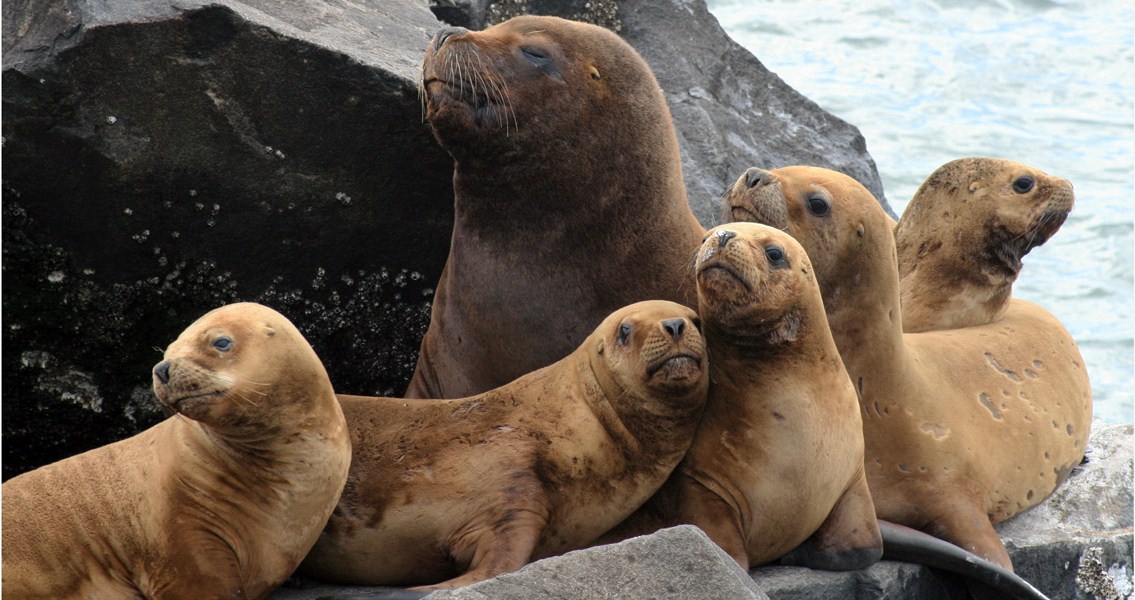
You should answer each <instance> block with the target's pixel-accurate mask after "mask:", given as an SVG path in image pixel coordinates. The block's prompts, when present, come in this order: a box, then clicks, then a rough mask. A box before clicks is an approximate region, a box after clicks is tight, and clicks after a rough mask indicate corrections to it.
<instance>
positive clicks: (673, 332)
mask: <svg viewBox="0 0 1135 600" xmlns="http://www.w3.org/2000/svg"><path fill="white" fill-rule="evenodd" d="M662 328H663V329H665V330H666V333H669V334H670V337H672V338H674V341H678V340H680V339H682V333H684V332H685V331H686V320H685V319H667V320H665V321H663V322H662Z"/></svg>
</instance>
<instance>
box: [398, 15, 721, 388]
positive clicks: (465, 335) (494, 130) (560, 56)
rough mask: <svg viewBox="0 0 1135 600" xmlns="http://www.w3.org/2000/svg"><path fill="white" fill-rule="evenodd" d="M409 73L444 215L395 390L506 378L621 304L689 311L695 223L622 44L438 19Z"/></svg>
mask: <svg viewBox="0 0 1135 600" xmlns="http://www.w3.org/2000/svg"><path fill="white" fill-rule="evenodd" d="M422 82H423V83H422V87H423V93H424V95H425V100H426V116H427V117H428V119H429V121H430V123H431V124H432V126H433V129H434V133H435V136H436V137H437V140H438V141H439V142H440V144H441V145H442V147H443V148H445V150H446V151H448V152H449V153H450V154H451V155H452V156H453V158H454V161H455V164H454V174H453V187H454V193H455V199H454V208H455V222H454V229H453V237H452V240H451V246H450V251H449V257H448V259H447V262H446V265H445V269H444V271H443V272H442V275H441V280H440V282H439V283H438V287H437V292H436V294H435V296H434V304H433V314H432V318H431V321H430V326H429V329H428V331H427V332H426V335H425V338H424V339H423V340H422V346H421V354H420V356H419V358H418V365H417V368H416V370H415V373H414V377H413V379H412V380H411V382H410V386H409V389H408V390H407V392H406V395H407V396H408V397H419V398H460V397H464V396H469V395H472V394H476V393H480V392H483V391H485V390H489V389H492V388H494V387H497V386H500V385H503V384H505V383H507V382H509V381H512V380H513V379H515V378H517V377H519V376H520V375H522V374H524V373H528V372H529V371H532V370H534V369H536V368H539V367H543V366H545V365H547V364H550V363H552V362H553V361H555V360H558V359H559V358H562V357H563V356H565V355H567V354H568V353H569V352H571V351H572V350H573V349H574V348H575V347H576V346H578V345H579V343H580V342H581V341H582V340H583V339H584V338H585V337H586V336H587V335H588V334H589V333H590V332H591V330H592V329H593V328H594V327H595V326H596V325H597V324H598V323H599V322H600V321H602V320H603V318H604V317H606V316H607V315H608V314H609V313H610V312H611V311H613V310H615V309H616V308H618V307H621V306H624V305H626V304H629V303H631V302H636V301H639V300H646V299H655V298H657V299H665V300H674V301H677V302H680V303H683V304H685V305H687V306H690V307H692V306H694V304H695V302H696V300H695V297H694V284H693V280H692V271H691V269H690V265H689V258H690V256H692V255H693V252H694V249H695V248H697V246H698V244H699V243H700V242H701V237H702V234H703V230H702V228H701V226H700V225H699V224H698V222H697V220H696V219H695V218H694V216H693V213H692V212H691V211H690V207H689V204H688V203H687V201H686V193H685V187H684V183H683V180H682V170H681V164H680V158H679V153H678V141H677V136H676V135H675V133H674V128H673V125H672V123H671V121H670V112H669V109H667V107H666V102H665V99H664V97H663V95H662V91H661V89H660V88H659V87H658V83H657V82H656V81H655V79H654V76H653V74H652V73H651V72H650V69H649V68H648V67H647V65H646V63H645V62H643V60H642V59H641V58H640V57H639V56H638V54H637V53H636V52H635V51H634V50H633V49H632V48H631V47H630V46H629V45H628V44H627V43H625V42H624V41H622V40H621V39H620V38H619V37H618V36H617V35H615V34H614V33H612V32H610V31H607V30H606V29H603V28H601V27H596V26H594V25H588V24H584V23H576V22H572V21H565V20H563V19H558V18H555V17H530V16H525V17H517V18H514V19H511V20H509V21H506V22H504V23H501V24H499V25H496V26H494V27H491V28H489V29H486V30H484V31H481V32H469V31H466V30H464V29H456V28H455V29H447V30H444V31H442V32H440V33H439V34H437V36H436V37H435V38H434V40H433V42H432V43H431V44H430V45H429V48H428V49H427V51H426V54H425V59H424V62H423V66H422ZM551 317H554V318H551Z"/></svg>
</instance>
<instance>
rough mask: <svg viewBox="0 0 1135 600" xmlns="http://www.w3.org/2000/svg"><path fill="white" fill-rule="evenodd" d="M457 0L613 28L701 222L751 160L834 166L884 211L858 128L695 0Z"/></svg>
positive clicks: (472, 19)
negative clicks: (673, 138) (628, 49)
mask: <svg viewBox="0 0 1135 600" xmlns="http://www.w3.org/2000/svg"><path fill="white" fill-rule="evenodd" d="M458 5H459V6H460V7H462V8H463V9H464V10H465V11H467V12H466V13H465V14H464V18H463V23H461V24H462V25H463V26H466V27H468V26H473V27H474V28H480V27H482V26H484V25H487V24H490V23H492V22H494V21H497V20H501V19H503V18H507V17H510V16H514V15H516V14H520V13H531V14H549V15H556V16H560V17H565V18H577V19H582V20H586V21H590V22H594V23H597V24H599V25H604V26H607V27H608V28H611V29H614V30H616V31H618V32H619V33H620V35H622V36H623V38H624V39H626V40H627V42H629V43H630V44H631V46H634V48H635V50H637V51H638V52H639V54H641V55H642V57H643V58H644V59H645V60H646V62H647V63H648V64H649V65H650V67H651V69H652V70H653V71H654V75H655V77H657V79H658V83H659V85H660V86H661V87H662V89H663V91H665V92H666V99H667V102H668V103H669V105H670V112H671V114H672V116H673V118H674V124H675V128H676V129H677V131H678V141H679V143H680V144H681V149H682V169H683V172H684V173H683V174H684V175H685V179H686V188H687V192H688V194H689V199H690V206H691V207H692V208H693V209H694V213H695V214H696V215H697V217H698V220H700V221H701V222H702V224H703V225H705V226H706V227H712V226H713V225H716V224H717V223H718V222H719V216H720V215H719V213H720V197H721V195H722V193H723V192H724V191H725V188H726V186H727V185H729V184H732V183H733V181H734V180H736V179H737V177H739V176H740V175H741V173H743V172H744V171H745V169H747V168H749V167H752V166H760V167H765V168H770V169H771V168H777V167H783V166H788V165H815V166H821V167H828V168H831V169H835V170H837V171H842V172H844V173H847V174H848V175H851V176H852V177H854V178H856V179H857V180H859V182H860V183H862V184H863V185H865V186H867V189H869V190H871V193H873V194H875V197H876V198H878V199H879V201H880V203H881V204H882V205H883V207H884V208H885V209H886V210H887V212H888V213H890V214H891V215H892V216H893V215H894V211H893V210H891V208H890V206H889V205H888V204H887V202H886V198H885V197H884V194H883V184H882V180H881V179H880V178H879V172H878V169H877V168H876V167H875V161H874V160H872V159H871V156H870V155H869V154H868V153H867V145H866V142H865V141H864V139H863V135H862V134H861V133H860V132H859V129H858V128H856V127H855V126H853V125H850V124H848V123H847V122H846V121H843V120H842V119H840V118H838V117H836V116H834V115H832V114H831V113H828V112H827V111H825V110H824V109H822V108H820V107H819V106H818V105H816V103H814V102H812V101H811V100H808V99H807V98H805V97H804V96H802V95H800V93H799V92H797V91H796V90H794V89H792V88H791V87H789V86H788V84H786V83H784V81H783V80H781V79H780V78H779V77H777V76H776V74H774V73H772V72H770V71H769V70H768V69H766V68H765V67H764V65H762V64H761V62H760V61H759V60H757V58H756V57H755V56H753V55H752V53H750V52H749V51H748V50H746V49H744V48H743V47H741V46H740V45H739V44H737V43H736V42H734V41H733V40H732V38H730V37H729V36H728V34H726V33H725V31H724V30H723V29H722V28H721V26H720V25H719V24H718V22H717V19H715V18H714V17H713V15H711V14H710V13H709V11H708V9H707V8H706V5H705V2H704V1H702V0H619V1H618V2H615V1H614V0H603V1H600V0H568V1H564V0H521V1H518V0H500V1H498V2H492V3H488V6H487V7H486V4H485V2H484V0H481V1H472V0H470V1H468V2H458ZM494 11H496V12H497V13H498V14H496V15H494V14H493V13H494ZM435 12H437V10H436V9H435ZM443 16H444V15H443ZM450 18H452V17H450Z"/></svg>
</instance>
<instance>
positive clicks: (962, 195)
mask: <svg viewBox="0 0 1135 600" xmlns="http://www.w3.org/2000/svg"><path fill="white" fill-rule="evenodd" d="M1073 202H1074V196H1073V194H1072V184H1070V183H1068V182H1067V181H1066V180H1064V179H1061V178H1059V177H1053V176H1051V175H1048V174H1046V173H1044V172H1043V171H1040V170H1038V169H1034V168H1032V167H1029V166H1027V165H1023V164H1021V163H1017V162H1012V161H1008V160H1001V159H995V158H963V159H958V160H954V161H951V162H948V163H946V164H945V165H943V166H941V167H939V168H938V170H936V171H934V173H933V174H931V175H930V177H929V178H927V179H926V181H925V182H924V183H923V184H922V186H921V187H919V188H918V192H917V193H916V194H915V195H914V198H912V199H911V200H910V204H907V206H906V210H905V211H904V212H903V214H902V218H900V219H899V222H898V226H897V227H896V228H895V244H896V246H897V250H898V260H899V278H900V283H899V288H900V290H901V296H902V324H903V330H904V331H907V332H918V331H930V330H934V329H956V328H959V327H969V326H972V325H984V324H986V323H992V322H994V321H996V320H998V319H1000V318H1001V317H1002V316H1003V315H1004V314H1005V311H1007V310H1008V309H1009V306H1010V299H1011V298H1010V296H1011V294H1012V286H1013V282H1014V281H1016V279H1017V274H1018V273H1019V272H1020V270H1021V258H1022V257H1024V256H1025V255H1026V254H1028V252H1029V251H1030V250H1032V249H1033V248H1036V247H1037V246H1039V245H1041V244H1043V243H1045V242H1046V241H1048V239H1049V238H1050V237H1052V235H1053V234H1054V233H1056V231H1057V230H1058V229H1060V226H1061V225H1063V224H1064V220H1065V219H1066V218H1067V217H1068V213H1069V211H1071V210H1072V204H1073Z"/></svg>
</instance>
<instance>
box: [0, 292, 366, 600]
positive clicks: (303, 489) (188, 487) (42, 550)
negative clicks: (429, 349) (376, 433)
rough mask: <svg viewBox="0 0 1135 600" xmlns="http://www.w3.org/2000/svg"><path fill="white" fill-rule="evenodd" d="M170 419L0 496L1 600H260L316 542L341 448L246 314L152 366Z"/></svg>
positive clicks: (339, 436) (339, 480) (306, 386)
mask: <svg viewBox="0 0 1135 600" xmlns="http://www.w3.org/2000/svg"><path fill="white" fill-rule="evenodd" d="M154 392H155V393H156V394H157V397H158V400H159V401H160V402H161V403H162V404H163V405H165V406H166V407H167V408H170V409H172V410H174V411H176V412H177V413H178V414H177V415H176V416H174V417H172V418H170V419H167V420H166V421H163V422H162V423H159V424H158V425H155V426H154V427H152V428H150V429H148V430H146V431H143V432H142V433H140V434H138V435H136V436H134V437H132V438H129V439H126V440H123V441H120V442H117V443H114V444H110V445H108V446H103V447H101V448H97V449H95V450H91V451H89V452H85V453H83V454H79V455H77V456H73V457H71V458H68V459H65V460H62V461H59V462H57V463H53V464H50V465H47V466H45V467H41V468H39V469H36V470H34V471H31V472H29V473H25V474H23V475H20V476H18V477H14V478H12V479H10V480H8V481H7V482H5V483H4V486H3V497H4V528H3V565H4V571H3V593H4V596H5V597H10V598H13V599H15V598H52V599H60V598H264V597H266V596H267V595H268V594H269V592H270V591H271V590H272V589H274V588H275V587H276V586H278V585H280V583H282V582H283V581H284V580H285V579H287V577H288V576H289V575H290V574H291V573H292V571H293V570H294V569H295V568H296V566H297V565H298V564H299V562H300V560H301V559H303V557H304V555H305V554H307V551H308V550H309V549H310V548H311V546H312V544H314V543H315V539H316V537H317V536H318V535H319V532H320V531H321V530H322V528H323V525H324V523H326V522H327V518H328V516H329V515H330V514H331V510H332V509H333V508H334V507H335V502H336V501H337V499H338V497H339V492H340V491H341V490H342V487H343V482H344V481H345V480H346V478H347V467H348V465H349V463H350V459H351V448H350V439H349V437H348V435H347V430H346V426H345V424H344V422H343V413H342V411H341V410H340V408H339V403H338V402H336V401H335V395H334V392H333V391H332V389H331V382H330V380H329V379H328V378H327V373H326V371H324V369H323V364H322V363H321V362H320V361H319V358H318V357H317V356H316V355H315V352H314V351H313V350H312V349H311V346H309V345H308V343H307V341H306V340H304V338H303V336H302V335H300V333H299V331H297V330H296V328H295V327H294V326H293V325H292V324H291V323H290V322H289V321H288V320H287V319H286V318H284V317H283V316H282V315H280V314H279V313H277V312H275V311H273V310H271V309H269V308H266V307H264V306H260V305H257V304H233V305H229V306H225V307H222V308H219V309H216V310H214V311H212V312H210V313H208V314H206V315H205V316H203V317H201V318H200V319H198V320H197V321H196V322H195V323H193V324H192V325H190V326H189V328H188V329H186V330H185V332H184V333H182V334H181V336H179V337H178V338H177V340H176V341H174V342H173V343H172V344H170V346H169V348H168V349H166V352H165V359H164V360H163V361H162V362H160V363H158V365H157V366H155V367H154Z"/></svg>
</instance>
